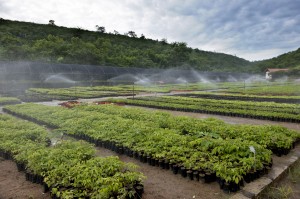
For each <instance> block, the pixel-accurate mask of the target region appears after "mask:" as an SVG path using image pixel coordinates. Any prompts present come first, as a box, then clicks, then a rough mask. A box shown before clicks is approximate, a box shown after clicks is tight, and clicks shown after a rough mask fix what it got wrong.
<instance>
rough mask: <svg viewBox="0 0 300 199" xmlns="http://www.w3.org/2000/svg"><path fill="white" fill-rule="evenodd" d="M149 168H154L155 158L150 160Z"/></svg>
mask: <svg viewBox="0 0 300 199" xmlns="http://www.w3.org/2000/svg"><path fill="white" fill-rule="evenodd" d="M151 166H155V158H151Z"/></svg>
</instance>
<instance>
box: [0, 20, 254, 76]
mask: <svg viewBox="0 0 300 199" xmlns="http://www.w3.org/2000/svg"><path fill="white" fill-rule="evenodd" d="M95 29H96V28H95ZM146 37H147V36H143V35H142V36H137V35H136V34H135V32H133V31H129V32H128V34H126V35H121V34H119V33H118V32H117V31H114V33H105V28H104V27H98V30H97V31H87V30H83V29H81V28H66V27H59V26H56V25H49V24H46V25H45V24H44V25H43V24H35V23H28V22H18V21H10V20H5V19H0V60H26V61H42V62H52V63H74V64H92V65H111V66H121V67H145V68H171V67H178V66H180V67H193V68H195V69H199V70H203V71H235V72H242V71H247V70H248V69H249V65H250V62H249V61H247V60H244V59H241V58H238V57H236V56H232V55H227V54H223V53H215V52H207V51H202V50H199V49H192V48H189V47H187V45H186V43H183V42H174V43H170V44H169V43H168V42H167V41H166V40H165V39H162V40H160V41H157V40H152V39H147V38H146Z"/></svg>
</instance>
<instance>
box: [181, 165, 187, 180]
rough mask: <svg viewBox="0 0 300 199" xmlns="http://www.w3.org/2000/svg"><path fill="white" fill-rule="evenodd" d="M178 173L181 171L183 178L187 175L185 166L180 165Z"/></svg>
mask: <svg viewBox="0 0 300 199" xmlns="http://www.w3.org/2000/svg"><path fill="white" fill-rule="evenodd" d="M180 173H181V176H182V177H184V178H185V177H186V176H187V173H186V168H185V167H180Z"/></svg>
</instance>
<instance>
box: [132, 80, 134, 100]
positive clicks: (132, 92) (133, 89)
mask: <svg viewBox="0 0 300 199" xmlns="http://www.w3.org/2000/svg"><path fill="white" fill-rule="evenodd" d="M132 99H134V82H133V83H132Z"/></svg>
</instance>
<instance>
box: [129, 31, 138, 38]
mask: <svg viewBox="0 0 300 199" xmlns="http://www.w3.org/2000/svg"><path fill="white" fill-rule="evenodd" d="M127 35H128V36H129V37H134V38H137V35H136V34H135V32H134V31H132V30H130V31H128V33H127Z"/></svg>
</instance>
